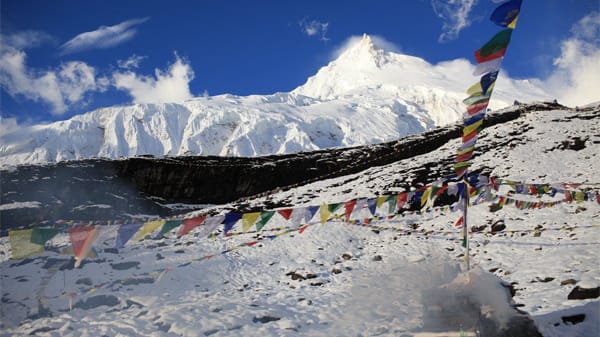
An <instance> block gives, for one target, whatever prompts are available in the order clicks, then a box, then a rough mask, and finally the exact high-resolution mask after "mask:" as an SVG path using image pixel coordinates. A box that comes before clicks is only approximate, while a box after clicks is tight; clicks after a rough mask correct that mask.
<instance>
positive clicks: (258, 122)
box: [0, 34, 549, 167]
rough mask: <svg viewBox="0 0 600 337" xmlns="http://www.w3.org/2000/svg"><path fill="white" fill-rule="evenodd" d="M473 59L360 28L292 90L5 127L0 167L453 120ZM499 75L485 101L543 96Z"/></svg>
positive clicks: (236, 150) (274, 144)
mask: <svg viewBox="0 0 600 337" xmlns="http://www.w3.org/2000/svg"><path fill="white" fill-rule="evenodd" d="M473 68H474V66H473V65H472V64H470V63H469V62H468V61H466V60H464V59H461V60H454V61H448V62H442V63H439V64H436V65H432V64H429V63H428V62H426V61H425V60H423V59H420V58H418V57H414V56H409V55H403V54H399V53H395V52H391V51H385V50H383V49H381V48H378V47H377V44H376V43H374V41H373V39H372V38H371V37H369V36H368V35H366V34H365V35H363V37H362V38H361V39H357V41H356V43H354V44H350V46H348V48H346V50H344V51H343V52H342V53H341V54H340V55H339V57H338V58H337V59H335V60H333V61H332V62H330V63H329V64H328V65H326V66H325V67H323V68H321V69H320V70H319V71H318V72H317V74H315V75H314V76H312V77H310V78H309V79H308V80H307V82H306V83H305V84H303V85H301V86H300V87H298V88H296V89H294V90H292V91H291V92H287V93H286V92H284V93H275V94H272V95H251V96H236V95H230V94H225V95H219V96H210V97H197V98H194V99H192V100H189V101H185V102H174V103H168V104H134V105H129V106H116V107H108V108H102V109H98V110H95V111H91V112H88V113H86V114H83V115H79V116H75V117H73V118H72V119H70V120H67V121H58V122H54V123H51V124H44V125H33V126H14V125H12V126H11V127H10V128H8V127H4V126H5V125H4V124H6V123H3V125H2V129H3V130H2V133H0V167H9V166H14V165H20V164H40V163H46V162H58V161H64V160H75V159H85V158H92V157H103V158H121V157H132V156H139V155H154V156H181V155H220V156H244V157H253V156H260V155H269V154H283V153H292V152H299V151H312V150H318V149H324V148H331V147H345V146H355V145H366V144H375V143H380V142H385V141H390V140H394V139H398V138H401V137H404V136H407V135H410V134H415V133H420V132H423V131H426V130H428V129H432V128H434V127H438V126H443V125H447V124H450V123H454V122H456V121H457V120H459V119H460V118H461V116H462V114H463V112H464V105H463V104H462V100H463V99H464V98H465V96H466V94H465V93H464V91H465V89H466V88H468V87H469V86H471V85H472V84H473V83H474V82H475V81H476V80H477V78H475V77H473V76H471V73H472V71H473ZM547 98H549V96H548V95H547V94H546V93H545V92H544V90H543V89H541V88H539V87H537V86H536V85H535V84H533V83H527V82H519V81H512V80H505V79H502V77H501V79H500V80H499V83H498V84H497V85H496V89H495V92H494V97H493V99H492V102H491V103H490V108H492V109H497V108H502V107H504V106H507V105H510V104H512V102H513V101H514V100H519V101H524V102H527V101H532V100H539V99H547Z"/></svg>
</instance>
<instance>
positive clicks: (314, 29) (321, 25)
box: [298, 18, 329, 41]
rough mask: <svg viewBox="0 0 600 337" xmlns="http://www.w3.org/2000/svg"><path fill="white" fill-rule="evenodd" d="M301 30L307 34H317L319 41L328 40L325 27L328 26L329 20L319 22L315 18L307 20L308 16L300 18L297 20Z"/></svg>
mask: <svg viewBox="0 0 600 337" xmlns="http://www.w3.org/2000/svg"><path fill="white" fill-rule="evenodd" d="M298 25H300V28H301V29H302V32H303V33H304V34H306V35H308V36H319V39H320V40H321V41H329V38H328V37H326V36H325V35H327V28H328V27H329V22H319V21H316V20H311V21H308V18H304V19H302V20H301V21H300V22H298Z"/></svg>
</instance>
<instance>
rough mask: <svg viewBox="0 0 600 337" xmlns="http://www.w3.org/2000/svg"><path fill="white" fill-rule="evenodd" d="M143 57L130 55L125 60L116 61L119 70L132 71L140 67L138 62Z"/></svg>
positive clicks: (143, 57)
mask: <svg viewBox="0 0 600 337" xmlns="http://www.w3.org/2000/svg"><path fill="white" fill-rule="evenodd" d="M145 58H146V57H145V56H138V55H135V54H133V55H131V56H130V57H129V58H128V59H127V60H117V65H118V66H119V68H123V69H133V68H137V67H138V66H139V65H140V62H141V61H142V60H143V59H145Z"/></svg>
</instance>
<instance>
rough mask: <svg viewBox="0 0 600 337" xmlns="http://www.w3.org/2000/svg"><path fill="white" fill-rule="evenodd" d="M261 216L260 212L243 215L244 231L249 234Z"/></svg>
mask: <svg viewBox="0 0 600 337" xmlns="http://www.w3.org/2000/svg"><path fill="white" fill-rule="evenodd" d="M259 216H260V212H253V213H245V214H244V215H242V231H244V232H247V231H248V229H250V227H252V225H254V224H255V223H256V220H257V219H258V217H259Z"/></svg>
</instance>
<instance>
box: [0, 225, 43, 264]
mask: <svg viewBox="0 0 600 337" xmlns="http://www.w3.org/2000/svg"><path fill="white" fill-rule="evenodd" d="M32 232H33V229H22V230H14V231H13V230H10V231H8V242H9V243H10V250H11V255H12V258H13V259H22V258H25V257H28V256H31V255H38V254H41V253H43V252H44V246H43V245H39V244H37V243H33V242H31V233H32Z"/></svg>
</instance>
